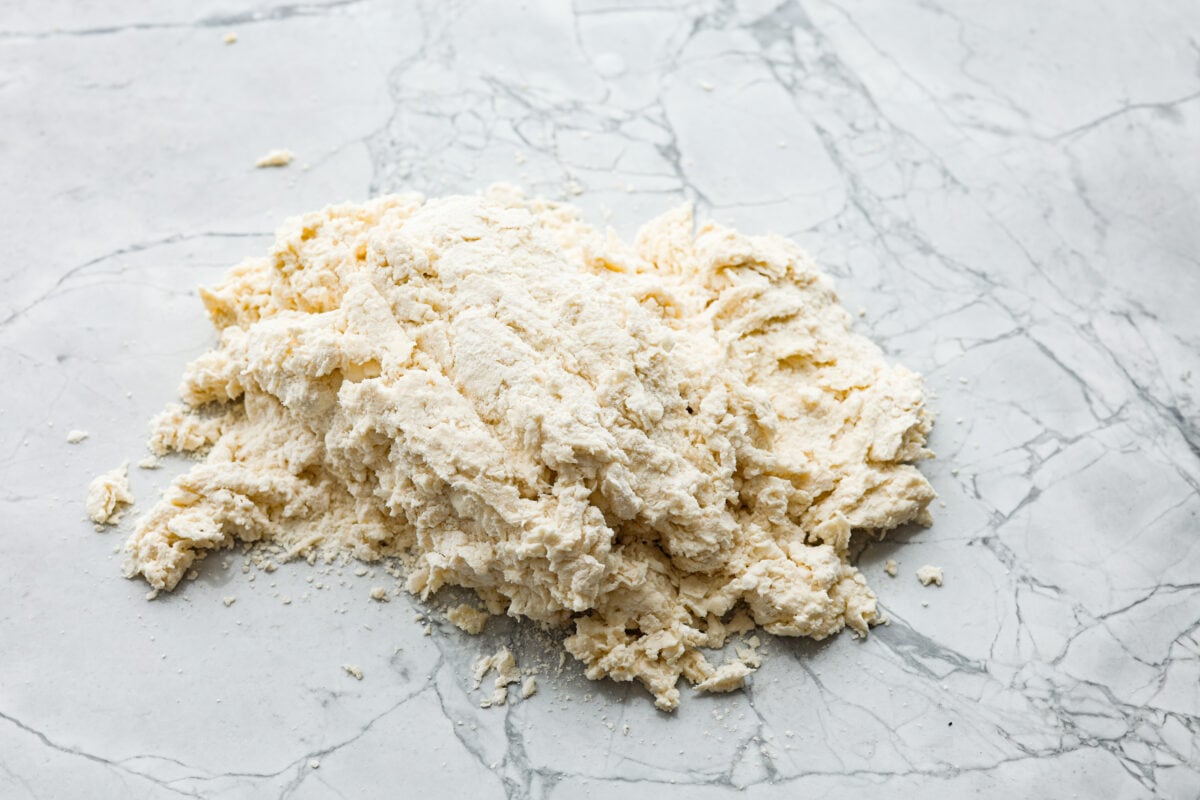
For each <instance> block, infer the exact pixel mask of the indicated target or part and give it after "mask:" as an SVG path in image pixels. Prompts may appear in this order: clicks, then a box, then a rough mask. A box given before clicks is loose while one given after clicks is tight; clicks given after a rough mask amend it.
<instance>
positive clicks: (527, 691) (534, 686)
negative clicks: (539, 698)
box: [521, 675, 538, 700]
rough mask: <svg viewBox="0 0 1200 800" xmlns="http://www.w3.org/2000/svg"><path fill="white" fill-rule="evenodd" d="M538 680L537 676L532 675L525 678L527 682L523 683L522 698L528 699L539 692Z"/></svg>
mask: <svg viewBox="0 0 1200 800" xmlns="http://www.w3.org/2000/svg"><path fill="white" fill-rule="evenodd" d="M537 690H538V682H537V678H535V677H533V676H532V675H530V676H529V677H528V678H526V679H525V683H523V684H521V699H522V700H528V699H529V698H531V697H533V696H534V695H535V694H537Z"/></svg>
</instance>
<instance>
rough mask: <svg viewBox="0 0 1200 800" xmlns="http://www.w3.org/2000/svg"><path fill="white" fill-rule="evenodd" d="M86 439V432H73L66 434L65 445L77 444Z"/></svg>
mask: <svg viewBox="0 0 1200 800" xmlns="http://www.w3.org/2000/svg"><path fill="white" fill-rule="evenodd" d="M86 438H88V432H87V431H81V430H73V431H70V432H69V433H68V434H67V444H79V443H80V442H82V441H83V440H84V439H86Z"/></svg>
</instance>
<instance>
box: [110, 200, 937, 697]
mask: <svg viewBox="0 0 1200 800" xmlns="http://www.w3.org/2000/svg"><path fill="white" fill-rule="evenodd" d="M201 296H202V298H203V301H204V304H205V306H206V308H207V310H208V313H209V316H210V317H211V319H212V321H213V324H214V325H215V326H216V328H217V330H218V331H219V333H220V339H219V343H218V345H217V346H216V348H215V349H214V350H212V351H211V352H209V353H207V354H205V355H203V356H201V357H200V358H198V359H197V360H196V361H194V362H193V363H192V364H191V365H190V366H189V367H188V368H187V371H186V373H185V374H184V378H183V384H182V388H181V393H182V399H183V405H175V406H172V407H170V408H168V409H167V410H166V411H164V412H163V414H161V415H160V416H159V417H158V418H156V420H155V421H154V422H153V424H152V435H151V440H150V445H151V449H152V450H153V451H154V452H155V453H158V454H162V453H167V452H172V451H176V452H185V453H192V454H194V455H197V456H202V457H203V460H202V461H201V462H200V463H198V464H196V465H195V466H193V467H192V468H191V470H190V471H189V472H188V473H187V474H185V475H183V476H181V477H179V478H177V479H176V480H175V481H174V482H173V483H172V484H171V486H170V488H168V489H167V491H166V493H165V495H164V496H163V498H162V499H161V500H160V501H159V502H158V504H157V505H156V506H154V508H153V509H152V510H151V511H150V512H149V513H148V514H147V515H146V516H145V517H144V518H143V519H142V520H141V521H140V522H139V524H138V526H137V528H136V531H135V532H134V534H133V535H132V536H131V537H130V539H129V541H128V543H127V545H126V556H127V558H126V564H125V569H126V572H127V574H128V575H130V576H134V575H142V576H144V577H145V579H146V580H147V581H148V582H149V583H150V585H151V586H152V587H154V588H155V589H156V590H160V589H161V590H169V589H173V588H174V587H175V585H176V584H177V583H179V581H180V580H181V579H182V578H183V577H184V575H186V574H187V573H188V571H189V570H191V569H192V567H193V565H194V564H195V562H196V561H197V560H198V559H201V558H203V557H204V556H205V555H207V554H208V553H209V552H212V551H214V550H221V549H225V548H230V547H233V546H234V545H236V544H238V543H242V542H245V543H253V542H265V543H270V544H272V545H275V546H278V547H280V548H282V549H283V550H284V551H286V552H287V553H288V554H290V555H302V556H306V557H309V558H310V560H311V558H312V557H313V556H314V555H315V554H320V555H322V556H326V557H332V556H335V555H339V554H348V555H352V556H354V557H357V558H359V559H362V560H364V561H378V560H380V559H384V558H395V559H398V560H399V561H400V562H401V563H402V564H403V566H404V570H405V574H406V575H407V588H408V589H409V590H410V591H411V592H413V593H415V594H417V595H419V596H420V597H422V598H427V597H429V596H430V595H432V594H433V593H435V592H437V591H438V590H439V589H441V588H442V587H445V586H461V587H466V588H469V589H473V590H474V591H475V593H476V594H477V595H478V598H479V600H480V601H481V602H482V604H483V605H484V606H485V607H486V609H487V611H488V612H489V613H490V614H508V615H511V616H514V617H529V618H532V619H534V620H537V621H539V622H543V623H551V624H569V625H571V626H573V632H572V633H571V635H570V636H568V637H567V639H566V641H565V647H566V650H567V651H569V652H570V653H571V654H572V655H573V656H575V657H576V658H578V659H579V660H580V661H582V662H584V664H585V665H586V667H587V675H588V677H590V678H594V679H598V678H602V677H605V676H607V677H610V678H613V679H615V680H620V681H628V680H635V679H636V680H638V681H640V682H641V683H642V684H643V685H644V686H645V687H646V688H647V689H648V690H649V691H650V692H651V693H652V694H653V695H654V698H655V702H656V704H657V705H658V706H659V707H660V708H663V709H673V708H675V707H676V706H677V705H678V703H679V690H678V688H677V685H676V684H677V683H678V680H679V678H680V676H682V677H684V678H686V679H687V680H688V681H689V682H690V683H692V684H694V685H696V686H697V687H699V688H700V689H703V690H707V691H728V690H730V689H734V688H737V687H738V686H741V685H742V683H743V681H744V679H745V677H746V675H747V674H748V673H749V672H750V671H751V670H752V668H753V667H752V666H751V665H752V664H753V663H756V662H755V661H754V659H751V660H750V661H749V662H747V660H746V659H740V660H738V661H737V662H736V663H733V664H729V665H724V666H721V667H715V666H714V665H713V664H711V663H710V662H709V661H708V659H707V658H706V657H705V656H704V655H703V653H702V652H701V648H714V647H720V646H722V645H723V644H724V643H725V640H726V638H727V637H728V636H729V635H731V634H733V633H744V632H746V631H747V630H751V629H753V628H754V627H756V626H758V627H762V628H764V629H766V630H767V631H769V632H771V633H775V634H778V635H783V636H811V637H814V638H818V639H821V638H825V637H827V636H830V635H832V634H835V633H837V632H838V631H840V630H841V629H842V628H844V627H846V626H849V627H850V628H851V629H852V630H854V631H855V632H856V633H858V634H866V633H867V630H868V627H869V626H870V625H872V624H876V623H879V622H881V621H882V616H881V614H880V613H879V612H878V611H877V609H876V601H875V595H874V593H873V592H872V591H871V589H870V588H869V587H868V586H867V584H866V581H865V579H864V578H863V576H862V575H861V574H860V573H859V571H858V570H857V569H856V568H855V567H854V566H853V565H852V564H851V555H852V552H853V548H852V547H851V541H850V540H851V532H852V531H855V530H857V531H863V532H866V533H869V534H873V535H882V534H883V533H884V532H885V531H887V530H889V529H891V528H894V527H896V526H898V525H901V524H904V523H908V522H914V521H915V522H919V523H922V524H928V523H929V521H930V520H929V514H928V511H927V506H928V504H929V502H930V501H931V500H932V498H933V497H934V492H933V490H932V488H931V487H930V485H929V483H928V482H927V481H926V480H925V478H924V477H923V476H922V475H921V474H920V472H919V471H918V470H917V469H916V468H915V467H914V466H913V464H912V462H914V461H916V460H918V459H921V458H925V457H927V456H928V455H929V452H928V451H927V450H926V449H925V440H926V435H927V433H928V432H929V429H930V425H931V421H932V420H931V415H930V413H929V412H928V410H927V409H926V407H925V401H924V393H923V387H922V382H921V379H920V377H919V376H918V375H916V374H914V373H912V372H910V371H908V370H907V369H905V368H903V367H899V366H890V365H888V364H887V363H886V362H885V360H884V358H883V356H882V354H881V353H880V351H879V349H878V348H877V347H875V345H873V344H872V343H871V342H870V341H868V340H867V339H865V338H864V337H862V336H859V335H857V334H855V333H853V332H852V331H851V330H850V322H851V318H850V315H849V314H848V313H847V312H846V311H845V310H844V309H843V308H842V307H841V306H840V305H839V304H838V300H837V296H836V294H835V293H834V290H833V287H832V285H831V284H830V282H829V280H828V278H826V276H825V275H824V274H822V273H821V271H820V270H819V269H818V268H817V266H816V265H815V264H814V263H813V262H812V261H811V260H810V259H809V257H808V256H807V255H805V254H804V253H803V252H802V251H801V250H799V249H798V248H797V247H796V246H795V245H794V244H792V243H791V242H789V241H787V240H785V239H782V238H779V237H775V236H747V235H743V234H741V233H738V232H737V231H734V230H730V229H728V228H724V227H721V226H719V225H717V224H714V223H711V222H710V223H705V224H702V225H700V226H699V227H698V228H696V227H695V226H694V224H693V219H692V213H691V209H690V208H689V207H687V206H684V207H681V208H678V209H676V210H674V211H670V212H668V213H666V214H664V215H662V216H660V217H658V218H657V219H654V220H652V221H651V222H649V223H648V224H647V225H645V226H644V227H643V228H642V230H641V231H640V232H639V234H638V235H637V237H636V239H635V240H634V241H633V242H632V243H626V242H623V241H621V240H620V239H618V238H617V237H616V235H615V234H613V233H612V232H611V231H610V232H600V231H598V230H596V229H594V228H592V227H591V226H589V225H587V224H585V223H584V222H582V221H581V219H580V217H579V216H578V214H577V212H576V211H575V210H574V209H573V208H571V207H569V206H565V205H557V204H554V203H550V202H545V201H541V200H530V199H526V198H525V197H523V196H522V195H521V194H520V193H519V192H517V191H516V190H515V189H512V188H510V187H504V186H496V187H493V188H492V189H490V190H488V191H486V192H484V193H482V194H479V195H470V196H455V197H447V198H444V199H439V200H426V199H424V198H423V197H420V196H418V195H396V196H389V197H382V198H379V199H376V200H372V201H370V202H367V203H364V204H361V205H340V206H332V207H329V208H326V209H325V210H323V211H318V212H314V213H310V214H305V215H303V216H300V217H296V218H293V219H290V220H288V221H287V222H285V223H284V225H283V226H282V228H281V229H280V230H279V232H278V236H277V240H276V243H275V245H274V246H273V247H272V248H271V250H270V251H269V252H268V253H267V254H266V255H265V256H263V257H259V258H251V259H249V260H247V261H245V262H243V263H242V264H240V265H239V266H237V267H235V268H234V269H233V270H232V271H230V272H229V273H228V274H227V275H226V277H225V278H224V280H223V281H222V282H221V283H220V284H218V285H217V286H215V287H212V288H210V289H205V290H202V292H201ZM455 614H456V616H458V617H459V619H458V620H454V619H453V618H452V621H454V622H455V623H456V624H459V625H460V626H462V627H465V628H467V629H470V628H471V627H474V626H475V622H476V620H475V619H473V618H469V615H468V614H467V613H466V612H461V611H460V612H455ZM490 668H492V669H497V670H498V671H499V672H500V674H501V675H504V674H505V673H504V671H503V669H504V665H503V664H500V665H498V666H497V665H496V664H492V665H491V667H490ZM356 677H357V676H356ZM515 680H516V679H515V678H514V681H515ZM505 681H506V682H505V683H503V686H501V685H500V684H499V682H498V684H497V694H496V696H495V697H494V702H499V701H500V689H501V688H505V691H507V688H506V687H507V686H508V683H509V682H507V678H506V679H505Z"/></svg>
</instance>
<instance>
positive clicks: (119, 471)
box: [87, 464, 133, 530]
mask: <svg viewBox="0 0 1200 800" xmlns="http://www.w3.org/2000/svg"><path fill="white" fill-rule="evenodd" d="M132 502H133V492H131V491H129V465H128V464H122V465H121V466H119V467H117V468H116V469H111V470H109V471H108V472H105V473H104V474H103V475H97V476H96V477H95V478H93V479H92V482H91V483H90V484H88V493H87V512H88V516H89V517H90V518H91V520H92V522H94V523H96V526H97V530H99V529H100V526H103V525H115V524H117V523H118V522H119V521H120V520H121V513H122V511H123V510H124V508H125V506H127V505H129V504H130V503H132Z"/></svg>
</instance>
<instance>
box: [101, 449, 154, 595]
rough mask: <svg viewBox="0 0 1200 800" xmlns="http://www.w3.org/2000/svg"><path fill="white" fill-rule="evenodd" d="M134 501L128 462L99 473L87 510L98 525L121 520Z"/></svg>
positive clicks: (112, 523)
mask: <svg viewBox="0 0 1200 800" xmlns="http://www.w3.org/2000/svg"><path fill="white" fill-rule="evenodd" d="M132 502H133V493H132V492H131V491H129V464H128V463H125V464H122V465H121V466H119V467H117V468H116V469H113V470H109V471H108V472H106V473H104V474H103V475H98V476H97V477H96V478H94V479H93V480H92V482H91V483H90V484H88V493H87V512H88V516H89V517H90V518H91V520H92V522H94V523H96V525H97V526H103V525H115V524H117V523H118V522H120V520H121V513H122V510H123V509H124V508H125V506H127V505H129V504H130V503H132ZM155 588H157V587H155Z"/></svg>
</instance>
